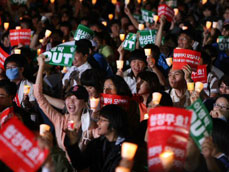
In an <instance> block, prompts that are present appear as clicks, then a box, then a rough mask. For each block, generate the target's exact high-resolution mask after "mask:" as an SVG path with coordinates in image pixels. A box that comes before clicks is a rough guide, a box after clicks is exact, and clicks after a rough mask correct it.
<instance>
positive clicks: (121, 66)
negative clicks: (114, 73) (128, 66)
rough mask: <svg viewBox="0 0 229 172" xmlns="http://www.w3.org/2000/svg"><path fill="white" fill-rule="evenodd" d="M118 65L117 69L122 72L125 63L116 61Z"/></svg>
mask: <svg viewBox="0 0 229 172" xmlns="http://www.w3.org/2000/svg"><path fill="white" fill-rule="evenodd" d="M116 65H117V69H119V70H122V68H123V65H124V61H123V60H116Z"/></svg>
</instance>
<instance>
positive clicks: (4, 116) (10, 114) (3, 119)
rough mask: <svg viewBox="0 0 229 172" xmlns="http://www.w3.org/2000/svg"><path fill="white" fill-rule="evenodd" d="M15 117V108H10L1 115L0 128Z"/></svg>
mask: <svg viewBox="0 0 229 172" xmlns="http://www.w3.org/2000/svg"><path fill="white" fill-rule="evenodd" d="M13 116H14V109H13V107H8V108H6V109H4V110H3V111H2V113H1V114H0V127H1V126H2V125H3V124H4V123H6V122H7V121H8V120H9V119H11V118H12V117H13Z"/></svg>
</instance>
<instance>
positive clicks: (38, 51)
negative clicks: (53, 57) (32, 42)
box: [37, 48, 41, 56]
mask: <svg viewBox="0 0 229 172" xmlns="http://www.w3.org/2000/svg"><path fill="white" fill-rule="evenodd" d="M40 54H41V49H40V48H39V49H37V55H38V56H39V55H40Z"/></svg>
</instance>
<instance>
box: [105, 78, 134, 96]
mask: <svg viewBox="0 0 229 172" xmlns="http://www.w3.org/2000/svg"><path fill="white" fill-rule="evenodd" d="M108 79H110V80H112V82H113V83H114V85H115V88H116V90H117V95H120V96H129V97H132V93H131V91H130V88H129V86H128V85H127V83H126V81H125V80H124V79H123V78H122V77H121V76H118V75H113V76H111V77H108V78H106V80H108ZM106 80H105V81H106Z"/></svg>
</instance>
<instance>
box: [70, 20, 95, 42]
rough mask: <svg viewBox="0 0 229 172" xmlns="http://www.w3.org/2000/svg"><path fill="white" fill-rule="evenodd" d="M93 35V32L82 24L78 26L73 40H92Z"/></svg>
mask: <svg viewBox="0 0 229 172" xmlns="http://www.w3.org/2000/svg"><path fill="white" fill-rule="evenodd" d="M93 35H94V32H93V31H92V30H91V29H89V28H88V27H86V26H84V25H82V24H79V25H78V27H77V30H76V32H75V35H74V39H75V40H76V41H78V40H80V39H92V38H93Z"/></svg>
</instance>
